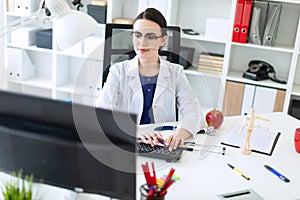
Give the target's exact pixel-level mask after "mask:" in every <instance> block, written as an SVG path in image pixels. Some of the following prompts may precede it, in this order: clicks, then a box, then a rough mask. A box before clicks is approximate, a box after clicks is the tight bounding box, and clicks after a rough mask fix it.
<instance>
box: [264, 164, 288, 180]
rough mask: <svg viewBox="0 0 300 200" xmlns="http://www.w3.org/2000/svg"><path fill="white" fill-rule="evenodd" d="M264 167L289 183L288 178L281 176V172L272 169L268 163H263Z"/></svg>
mask: <svg viewBox="0 0 300 200" xmlns="http://www.w3.org/2000/svg"><path fill="white" fill-rule="evenodd" d="M264 167H265V168H266V169H267V170H269V171H270V172H272V173H273V174H275V175H276V176H278V178H280V179H281V180H283V181H284V182H286V183H289V182H290V180H289V179H288V178H287V177H285V176H283V175H282V174H280V173H279V172H278V171H276V170H275V169H273V168H272V167H270V166H269V165H264Z"/></svg>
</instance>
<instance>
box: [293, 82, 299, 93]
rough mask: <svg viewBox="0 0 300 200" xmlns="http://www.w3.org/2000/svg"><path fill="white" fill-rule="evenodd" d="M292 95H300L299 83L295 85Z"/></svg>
mask: <svg viewBox="0 0 300 200" xmlns="http://www.w3.org/2000/svg"><path fill="white" fill-rule="evenodd" d="M292 95H295V96H300V85H299V84H294V85H293V90H292Z"/></svg>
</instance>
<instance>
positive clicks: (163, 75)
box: [153, 59, 170, 102]
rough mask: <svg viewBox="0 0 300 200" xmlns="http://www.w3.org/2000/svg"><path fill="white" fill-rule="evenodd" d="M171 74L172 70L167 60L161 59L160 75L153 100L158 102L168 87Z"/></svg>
mask: <svg viewBox="0 0 300 200" xmlns="http://www.w3.org/2000/svg"><path fill="white" fill-rule="evenodd" d="M169 76H170V72H169V68H168V65H167V63H166V61H164V60H162V59H160V69H159V75H158V79H157V84H156V88H155V93H154V97H153V102H156V101H157V99H158V98H159V96H160V95H161V94H162V93H163V92H164V90H165V89H166V88H167V87H168V85H169V83H168V81H167V77H169Z"/></svg>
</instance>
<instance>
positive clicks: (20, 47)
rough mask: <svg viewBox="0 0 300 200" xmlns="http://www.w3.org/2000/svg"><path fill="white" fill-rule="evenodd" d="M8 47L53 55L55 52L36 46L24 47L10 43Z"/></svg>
mask: <svg viewBox="0 0 300 200" xmlns="http://www.w3.org/2000/svg"><path fill="white" fill-rule="evenodd" d="M7 46H8V47H12V48H19V49H24V50H30V51H37V52H43V53H52V52H53V50H52V49H46V48H40V47H37V46H36V45H34V46H23V45H16V44H13V43H8V44H7Z"/></svg>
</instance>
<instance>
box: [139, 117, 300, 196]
mask: <svg viewBox="0 0 300 200" xmlns="http://www.w3.org/2000/svg"><path fill="white" fill-rule="evenodd" d="M260 116H262V117H265V118H268V119H270V120H272V125H271V127H270V125H269V124H268V123H266V122H263V121H260V120H257V121H256V122H255V124H260V125H261V126H265V127H270V129H272V130H274V131H278V132H281V135H280V137H279V140H278V143H277V145H276V147H275V149H274V152H273V154H272V156H267V155H263V154H258V153H251V155H244V154H242V153H241V150H240V149H238V148H234V147H227V146H226V155H220V154H212V153H210V154H206V155H207V156H206V157H204V156H203V155H202V156H199V152H184V153H183V155H182V157H181V159H180V160H179V161H177V162H176V163H166V162H165V161H162V160H158V159H151V158H146V157H139V158H138V162H137V170H138V171H139V172H138V175H137V186H140V185H142V184H144V183H145V178H144V175H143V174H142V173H141V170H142V169H141V164H142V163H145V162H146V161H148V162H152V161H153V162H154V163H155V167H156V170H157V172H156V173H157V177H160V176H162V175H163V174H166V173H167V172H168V171H169V170H170V168H171V167H173V168H175V174H176V175H178V176H180V181H177V182H175V183H174V184H173V185H172V186H171V187H170V188H169V189H168V193H167V195H166V199H167V200H169V199H170V200H183V199H188V200H197V199H205V200H213V199H219V197H218V196H217V194H223V193H229V192H235V191H239V190H243V189H253V190H254V191H255V192H256V193H258V194H259V195H260V196H262V197H263V198H264V199H267V200H269V199H270V200H276V199H278V200H282V199H285V200H291V199H300V154H298V153H296V151H295V149H294V132H295V129H296V127H300V121H299V120H297V119H295V118H293V117H291V116H288V115H286V114H282V113H271V114H264V115H260ZM243 119H244V117H240V116H236V117H226V118H225V120H224V123H223V126H222V127H221V128H220V131H219V133H218V134H219V135H218V136H206V135H198V136H197V137H196V139H195V141H197V143H205V144H208V143H215V142H216V143H218V144H219V142H220V138H221V137H222V136H224V135H225V134H226V133H228V131H229V130H230V129H231V128H232V127H233V126H234V124H235V123H237V122H239V121H240V120H243ZM203 154H204V153H203ZM199 158H201V159H199ZM227 163H230V164H232V165H234V166H235V167H237V168H238V169H240V170H241V171H242V172H244V173H245V174H247V175H248V176H249V177H250V178H251V180H250V181H247V180H246V179H244V178H243V177H242V176H240V175H239V174H238V173H236V172H235V171H233V170H232V169H231V168H229V167H228V166H227ZM265 164H268V165H270V166H271V167H273V168H274V169H276V170H278V171H279V172H281V173H282V174H283V175H285V176H286V177H288V178H289V179H290V180H291V182H290V183H285V182H284V181H282V180H280V179H279V178H278V177H277V176H275V175H274V174H272V173H271V172H269V171H268V170H266V169H265V168H264V167H263V165H265ZM137 195H138V196H139V191H138V189H137ZM138 199H139V198H138Z"/></svg>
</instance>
